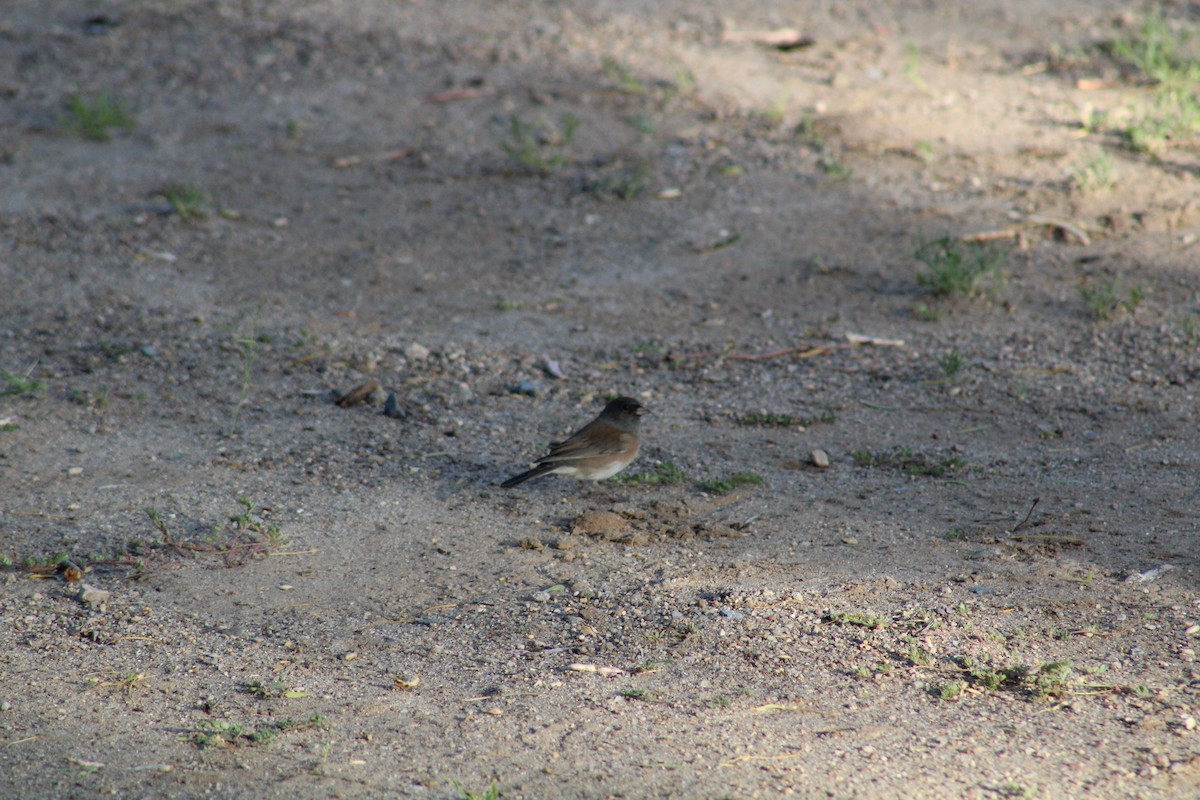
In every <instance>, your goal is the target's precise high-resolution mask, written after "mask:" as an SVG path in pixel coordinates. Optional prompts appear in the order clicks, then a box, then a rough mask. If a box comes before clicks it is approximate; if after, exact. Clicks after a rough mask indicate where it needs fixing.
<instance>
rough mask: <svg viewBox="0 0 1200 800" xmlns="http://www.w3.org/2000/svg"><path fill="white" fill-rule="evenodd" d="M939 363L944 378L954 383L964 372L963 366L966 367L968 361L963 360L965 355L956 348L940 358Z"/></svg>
mask: <svg viewBox="0 0 1200 800" xmlns="http://www.w3.org/2000/svg"><path fill="white" fill-rule="evenodd" d="M937 363H938V366H939V367H940V368H941V370H942V376H943V377H944V378H945V379H946V380H948V381H952V380H954V378H955V376H957V375H958V373H959V372H960V371H961V370H962V368H963V366H965V365H966V363H967V360H966V359H965V358H963V354H962V353H960V352H959V350H958V348H957V347H955V348H953V349H951V350H950V352H949V353H946V354H945V355H941V356H938V360H937Z"/></svg>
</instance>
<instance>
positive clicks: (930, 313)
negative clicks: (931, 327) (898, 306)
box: [912, 302, 942, 322]
mask: <svg viewBox="0 0 1200 800" xmlns="http://www.w3.org/2000/svg"><path fill="white" fill-rule="evenodd" d="M912 313H913V316H914V317H916V318H917V319H919V320H921V321H922V322H937V321H938V320H939V319H941V318H942V312H940V311H938V310H937V309H936V308H934V307H933V306H931V305H929V304H928V303H922V302H916V303H913V307H912Z"/></svg>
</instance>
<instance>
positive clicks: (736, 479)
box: [700, 472, 763, 494]
mask: <svg viewBox="0 0 1200 800" xmlns="http://www.w3.org/2000/svg"><path fill="white" fill-rule="evenodd" d="M762 483H763V477H762V476H761V475H759V474H758V473H757V472H735V473H734V474H732V475H730V476H729V477H728V478H725V479H720V478H715V479H713V480H707V481H703V482H702V483H701V484H700V491H702V492H707V493H708V494H728V493H729V492H732V491H733V490H734V489H736V488H738V487H739V486H760V485H762Z"/></svg>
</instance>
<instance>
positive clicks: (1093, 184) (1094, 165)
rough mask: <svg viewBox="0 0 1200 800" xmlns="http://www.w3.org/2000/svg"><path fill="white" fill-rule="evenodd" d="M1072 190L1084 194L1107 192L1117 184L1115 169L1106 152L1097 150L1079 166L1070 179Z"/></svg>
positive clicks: (1110, 157)
mask: <svg viewBox="0 0 1200 800" xmlns="http://www.w3.org/2000/svg"><path fill="white" fill-rule="evenodd" d="M1071 183H1072V185H1073V186H1074V188H1075V189H1076V190H1078V191H1080V192H1083V193H1085V194H1088V193H1091V192H1102V191H1107V190H1109V189H1111V188H1113V186H1115V185H1116V184H1117V167H1116V165H1115V164H1114V163H1113V159H1112V156H1110V155H1109V154H1108V152H1107V151H1106V150H1098V151H1096V152H1095V154H1093V155H1092V156H1091V157H1089V158H1088V159H1087V160H1086V161H1085V162H1084V163H1083V164H1082V165H1081V166H1079V167H1077V168H1076V169H1075V171H1074V174H1073V175H1072V178H1071Z"/></svg>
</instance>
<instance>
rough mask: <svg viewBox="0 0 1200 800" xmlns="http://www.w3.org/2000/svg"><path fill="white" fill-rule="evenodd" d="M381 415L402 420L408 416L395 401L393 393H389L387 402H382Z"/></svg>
mask: <svg viewBox="0 0 1200 800" xmlns="http://www.w3.org/2000/svg"><path fill="white" fill-rule="evenodd" d="M383 415H384V416H385V417H391V418H392V419H404V418H405V417H407V416H408V412H406V411H405V410H404V407H403V406H401V405H400V401H399V400H397V399H396V393H395V392H389V393H388V396H387V400H384V401H383Z"/></svg>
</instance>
